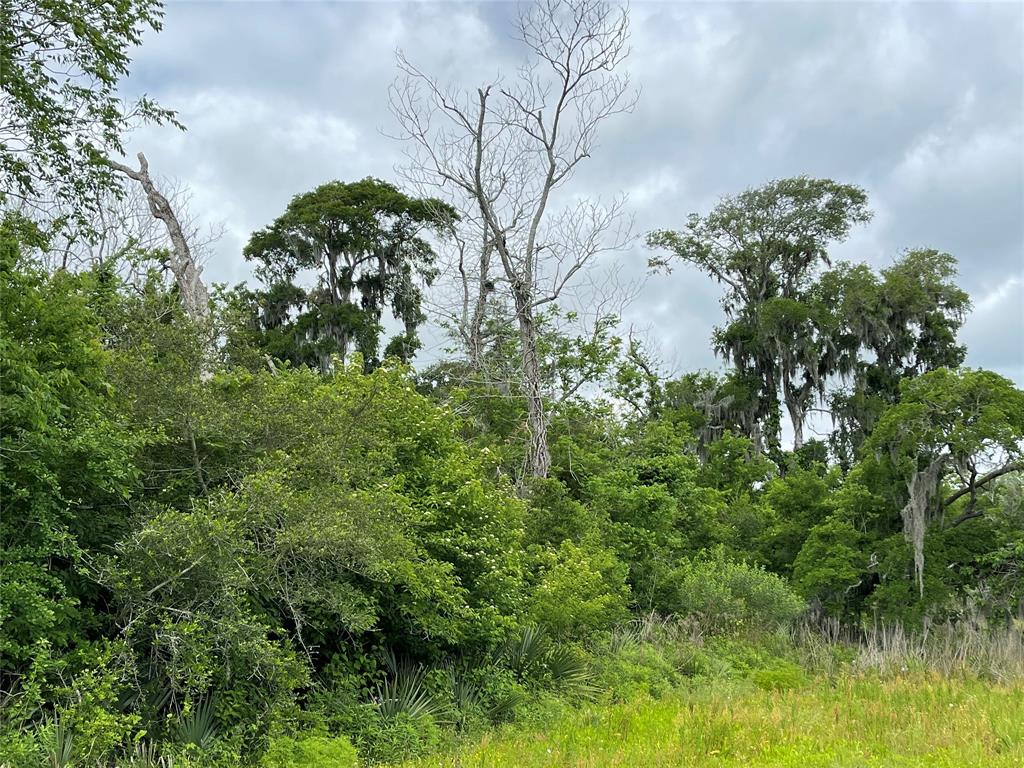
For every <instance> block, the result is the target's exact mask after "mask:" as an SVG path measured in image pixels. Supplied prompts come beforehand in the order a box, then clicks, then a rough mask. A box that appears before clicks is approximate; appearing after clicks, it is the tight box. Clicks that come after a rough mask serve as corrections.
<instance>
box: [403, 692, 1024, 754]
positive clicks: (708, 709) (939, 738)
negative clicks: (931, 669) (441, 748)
mask: <svg viewBox="0 0 1024 768" xmlns="http://www.w3.org/2000/svg"><path fill="white" fill-rule="evenodd" d="M407 765H408V766H418V767H420V768H427V767H428V766H429V767H438V766H452V768H455V767H460V768H477V767H479V768H506V767H507V768H513V767H515V768H533V767H535V766H536V767H539V766H580V767H582V766H586V767H587V768H604V766H623V767H626V766H629V767H630V768H632V767H638V768H639V767H643V766H701V768H704V767H707V768H714V767H718V768H726V767H728V768H733V767H738V766H755V767H761V768H769V767H770V768H817V767H819V766H820V767H824V766H829V767H830V768H831V767H834V768H862V767H864V768H867V767H871V768H876V767H878V768H882V767H883V766H884V767H885V768H889V766H894V767H895V766H900V767H906V768H925V767H928V768H965V767H967V766H978V768H1003V767H1005V768H1021V766H1024V685H1020V684H1017V685H1008V686H999V685H993V684H988V683H983V682H978V681H973V680H943V679H938V678H934V679H931V678H916V679H893V680H880V679H872V678H842V679H840V680H838V681H832V682H830V681H818V682H815V683H811V684H808V685H807V686H805V687H800V688H797V689H793V690H787V691H763V690H759V689H755V688H751V687H737V686H735V685H732V686H724V687H723V686H714V685H711V686H709V687H708V686H705V687H696V686H695V687H693V688H692V689H690V690H680V691H678V692H676V693H674V694H672V695H671V696H670V697H668V698H664V699H661V700H657V701H652V700H649V699H648V700H643V701H638V702H633V703H628V704H618V705H607V706H596V705H595V706H592V707H589V708H585V709H583V710H580V711H576V712H572V713H565V714H563V715H559V716H558V717H557V718H555V719H554V720H553V721H551V722H550V723H549V724H548V725H547V726H545V727H544V728H542V729H539V730H535V731H528V730H524V731H508V732H504V733H494V734H490V735H488V736H485V737H484V738H483V739H481V740H480V741H478V742H476V743H473V744H469V745H466V746H464V747H463V748H462V749H461V750H460V751H458V752H456V753H454V754H448V755H440V756H439V755H434V756H431V757H429V758H424V759H422V760H420V761H418V762H413V763H408V764H407Z"/></svg>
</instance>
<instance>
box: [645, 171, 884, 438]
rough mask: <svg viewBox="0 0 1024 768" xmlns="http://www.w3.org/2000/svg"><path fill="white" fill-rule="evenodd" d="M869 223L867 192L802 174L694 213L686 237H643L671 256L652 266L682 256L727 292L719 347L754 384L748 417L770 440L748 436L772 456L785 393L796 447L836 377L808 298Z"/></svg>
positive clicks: (717, 335)
mask: <svg viewBox="0 0 1024 768" xmlns="http://www.w3.org/2000/svg"><path fill="white" fill-rule="evenodd" d="M870 217H871V213H870V211H869V210H868V208H867V196H866V194H865V193H864V191H863V190H862V189H860V188H858V187H855V186H851V185H846V184H838V183H836V182H834V181H831V180H829V179H809V178H806V177H799V178H794V179H784V180H781V181H774V182H771V183H769V184H766V185H764V186H763V187H759V188H757V189H750V190H747V191H746V192H743V193H742V194H740V195H738V196H736V197H728V198H725V199H724V200H722V202H720V203H719V204H718V205H717V206H716V207H715V208H714V209H713V210H712V211H711V212H710V213H709V214H707V215H706V216H700V215H698V214H692V215H691V216H690V218H689V220H688V222H687V225H686V229H685V230H683V231H682V232H672V231H658V232H652V233H651V234H650V235H648V237H647V244H648V246H650V247H651V248H660V249H664V250H667V251H668V252H669V256H668V258H666V257H662V256H656V257H652V258H651V260H650V263H651V266H652V267H656V268H657V267H667V266H668V265H669V264H670V261H671V260H672V259H679V260H682V261H686V262H688V263H691V264H693V265H695V266H696V267H697V268H699V269H701V270H702V271H704V272H706V273H708V274H709V275H710V276H711V277H713V278H714V279H715V280H716V281H718V282H719V283H721V284H723V285H724V286H725V294H724V296H723V297H722V307H723V309H724V310H725V314H726V318H727V319H728V321H729V323H728V325H726V326H725V327H723V328H719V329H717V330H716V332H715V339H714V341H715V346H716V349H717V351H718V352H719V354H721V355H722V356H723V357H724V358H725V359H727V360H728V361H730V362H731V363H732V364H733V365H734V366H735V367H736V369H737V372H738V373H739V375H740V376H741V377H743V378H748V377H749V378H752V379H753V380H755V381H757V382H758V397H757V398H755V399H754V400H753V405H752V407H753V408H754V411H753V414H752V415H753V416H754V417H756V419H757V426H759V427H760V428H761V429H763V430H764V434H763V435H755V434H752V435H751V436H753V437H756V438H757V440H758V442H759V443H760V442H761V440H762V439H763V441H764V443H765V445H766V446H767V447H768V449H769V450H770V451H772V452H773V453H775V454H778V452H779V451H780V449H781V445H780V441H781V424H780V417H781V414H780V408H779V406H780V393H781V402H783V403H784V404H785V406H786V408H787V410H788V411H789V415H790V418H791V420H792V422H793V428H794V432H795V438H794V447H796V448H799V447H800V445H801V444H802V441H803V425H804V420H805V418H806V414H807V410H808V408H809V407H810V404H811V401H812V400H813V398H814V397H815V396H818V395H821V394H822V392H823V388H824V384H825V382H826V380H827V378H828V376H829V375H831V374H832V373H833V372H834V364H835V362H834V359H833V355H832V354H831V352H832V349H831V346H830V344H829V339H828V336H827V334H822V333H821V332H820V330H819V327H820V324H821V321H820V319H819V318H818V317H817V315H818V314H819V312H820V310H821V308H820V307H819V306H817V305H816V304H815V303H814V302H812V301H810V297H809V291H810V289H811V287H812V285H813V279H814V277H815V275H816V272H817V270H818V268H819V267H820V266H821V265H823V264H827V263H828V261H829V256H828V247H829V245H830V244H831V243H834V242H838V241H842V240H843V239H845V238H846V236H847V235H848V234H849V232H850V230H851V229H852V227H853V226H854V225H856V224H860V223H863V222H866V221H868V220H869V219H870Z"/></svg>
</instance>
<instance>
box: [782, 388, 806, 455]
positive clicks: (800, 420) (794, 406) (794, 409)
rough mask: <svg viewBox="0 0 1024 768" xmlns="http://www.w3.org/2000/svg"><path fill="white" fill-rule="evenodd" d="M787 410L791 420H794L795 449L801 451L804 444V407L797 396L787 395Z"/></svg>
mask: <svg viewBox="0 0 1024 768" xmlns="http://www.w3.org/2000/svg"><path fill="white" fill-rule="evenodd" d="M786 410H787V411H789V420H790V421H792V422H793V450H794V451H799V450H800V449H801V448H803V445H804V420H805V418H806V416H805V414H804V408H803V406H802V405H801V404H800V403H799V402H797V399H796V398H795V397H792V396H791V395H787V396H786Z"/></svg>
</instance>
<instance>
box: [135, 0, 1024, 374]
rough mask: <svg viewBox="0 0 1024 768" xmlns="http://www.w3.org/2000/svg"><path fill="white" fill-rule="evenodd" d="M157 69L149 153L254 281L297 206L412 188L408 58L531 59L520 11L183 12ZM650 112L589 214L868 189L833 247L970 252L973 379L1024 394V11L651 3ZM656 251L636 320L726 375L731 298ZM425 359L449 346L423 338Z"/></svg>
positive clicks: (139, 136) (641, 60) (857, 255)
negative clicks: (258, 239)
mask: <svg viewBox="0 0 1024 768" xmlns="http://www.w3.org/2000/svg"><path fill="white" fill-rule="evenodd" d="M166 10H167V12H166V17H165V20H164V28H163V30H162V31H161V32H159V33H153V34H148V35H147V36H146V38H145V40H144V41H143V44H142V46H141V48H140V49H139V50H137V52H136V53H135V56H134V59H133V64H132V67H131V71H132V74H131V76H130V78H129V79H128V80H127V82H126V83H125V84H124V87H123V90H124V93H125V94H126V95H128V96H131V95H137V94H140V93H147V94H148V95H150V96H152V97H154V98H156V99H157V100H158V101H159V102H161V104H162V105H163V106H166V107H170V108H172V109H175V110H177V112H178V114H179V117H180V119H181V120H182V122H184V124H185V125H186V126H187V128H188V130H187V131H185V132H183V133H182V132H178V131H176V130H174V129H173V128H170V127H145V128H142V129H139V130H137V131H136V132H134V133H133V134H132V135H131V136H130V137H129V141H128V147H129V149H130V152H131V153H134V152H135V151H138V150H144V151H145V152H146V154H147V157H148V158H149V161H150V164H151V167H152V169H153V170H154V172H157V173H159V174H162V175H164V176H167V177H173V178H175V179H177V180H179V181H180V182H182V183H183V184H185V185H186V186H187V187H189V189H190V190H191V192H192V209H193V213H194V214H195V215H197V216H198V217H199V218H200V219H201V220H202V221H204V222H207V223H209V224H218V225H222V226H223V228H224V235H223V237H222V238H221V239H220V240H219V241H218V242H217V243H216V244H215V245H214V246H213V247H212V249H211V251H210V253H209V255H208V260H207V262H206V266H205V272H204V276H205V277H206V279H207V280H208V281H211V282H224V283H231V284H233V283H237V282H240V281H243V280H249V281H250V282H251V281H252V275H251V272H250V268H249V265H248V264H246V262H245V261H244V259H243V258H242V255H241V254H242V248H243V247H244V245H245V243H246V242H247V240H248V238H249V236H250V234H251V233H252V232H253V231H255V230H257V229H259V228H261V227H263V226H265V225H267V224H269V223H270V222H271V221H273V219H274V218H275V217H277V216H278V215H279V214H280V213H282V212H283V211H284V208H285V206H286V205H287V203H288V201H289V200H290V199H291V197H292V196H293V195H295V194H298V193H301V192H305V191H308V190H310V189H312V188H314V187H316V186H317V185H319V184H321V183H324V182H326V181H330V180H334V179H339V180H342V181H355V180H358V179H361V178H364V177H366V176H375V177H378V178H383V179H388V180H394V181H398V175H397V174H396V172H395V167H396V165H398V164H400V163H401V162H402V149H403V147H402V145H401V143H400V142H398V141H396V140H394V139H392V138H390V136H392V135H394V133H395V132H396V124H395V122H394V118H393V117H392V116H391V114H390V112H389V110H388V86H389V84H390V83H391V82H392V81H393V80H394V78H395V77H396V74H397V69H396V65H395V53H396V51H398V50H401V51H402V52H404V54H405V55H406V57H407V58H408V59H410V60H411V61H412V62H413V63H415V64H416V65H417V66H418V67H419V68H420V69H421V70H423V71H426V72H428V73H431V74H433V75H436V76H438V77H439V78H440V79H441V80H443V81H446V82H452V83H455V84H459V85H462V86H465V87H471V88H472V87H475V86H477V85H479V84H483V83H485V82H489V81H492V80H494V79H495V78H496V77H499V76H507V75H510V74H512V73H513V72H514V71H515V68H516V67H517V66H518V65H519V64H520V63H521V62H522V60H523V51H522V50H521V48H520V47H519V44H518V43H517V42H516V41H515V39H514V36H513V31H514V27H513V22H514V18H515V14H516V10H517V6H516V5H514V4H512V3H506V2H492V3H477V4H464V3H447V2H419V3H397V2H395V3H392V2H373V3H351V2H344V3H343V2H320V3H318V2H303V3H296V2H293V3H262V2H261V3H257V2H230V3H229V2H175V1H174V0H170V2H168V4H167V9H166ZM630 21H631V54H630V56H629V59H628V60H627V64H626V69H627V70H628V73H629V76H630V78H631V81H632V83H633V84H634V85H635V86H637V87H638V88H639V89H640V98H639V101H638V103H637V106H636V108H635V110H634V111H633V112H632V113H631V114H627V115H620V116H616V117H614V118H613V119H611V120H609V121H608V122H607V123H606V124H605V125H604V127H603V130H602V132H601V134H600V137H599V145H598V147H597V148H596V150H595V151H594V152H593V155H592V157H591V158H589V159H588V160H587V162H586V163H585V164H584V165H582V166H581V167H580V171H579V173H578V174H577V175H576V176H575V177H574V179H573V181H572V182H571V184H569V185H568V186H566V187H565V189H564V194H565V195H566V196H568V197H572V196H576V195H590V196H599V197H602V198H604V199H608V198H611V197H613V196H615V195H617V194H622V193H625V194H626V195H627V196H628V209H629V211H630V213H631V214H632V215H633V217H634V221H635V228H636V230H637V232H638V233H640V234H643V233H645V232H647V231H650V230H653V229H673V228H681V227H682V225H683V223H684V221H685V219H686V216H687V215H688V214H689V213H691V212H706V211H708V210H709V209H710V208H711V207H712V206H713V205H714V204H715V203H716V201H718V200H719V199H720V198H721V197H722V196H724V195H730V194H735V193H738V192H741V191H743V190H744V189H747V188H750V187H754V186H758V185H761V184H763V183H765V182H767V181H770V180H772V179H777V178H785V177H790V176H797V175H809V176H815V177H828V178H832V179H835V180H837V181H841V182H845V183H851V184H856V185H859V186H861V187H863V188H864V189H865V190H866V191H867V193H868V195H869V202H870V206H871V208H872V210H873V211H874V219H873V220H872V221H871V222H870V223H869V224H867V225H866V226H862V227H859V228H858V229H856V230H855V231H854V232H853V234H852V235H851V237H850V238H849V239H848V240H847V241H846V242H844V243H842V244H840V245H838V246H836V247H835V248H834V249H833V250H832V255H833V256H834V257H835V258H837V259H846V260H850V261H863V262H867V263H869V264H871V265H872V266H874V267H876V268H881V267H884V266H886V265H887V264H889V263H891V262H892V261H893V260H894V259H895V258H896V257H898V256H899V254H900V253H901V252H902V251H903V250H905V249H907V248H917V247H930V248H937V249H939V250H942V251H947V252H949V253H951V254H953V255H954V256H955V257H956V258H957V259H958V260H959V263H960V277H959V283H960V285H961V286H962V287H963V288H965V289H966V290H967V291H968V292H969V293H970V294H971V296H972V299H973V303H974V308H973V310H972V312H971V314H970V316H969V317H968V319H967V322H966V323H965V325H964V327H963V329H962V332H961V340H962V341H963V342H964V343H966V344H967V345H968V358H967V364H968V365H971V366H976V367H985V368H989V369H992V370H995V371H997V372H999V373H1002V374H1003V375H1005V376H1008V377H1010V378H1012V379H1014V380H1015V381H1016V382H1017V384H1018V385H1021V386H1024V4H1022V3H979V2H969V3H952V2H950V3H945V2H944V3H938V2H916V3H909V4H897V3H881V2H872V3H853V2H816V3H803V2H789V3H760V2H744V3H722V2H719V3H667V2H662V3H652V2H634V3H632V4H631V6H630ZM648 255H649V253H648V252H647V251H646V250H645V249H644V248H643V247H642V245H641V244H639V243H638V244H637V245H636V246H634V247H632V248H630V249H627V250H624V251H621V252H618V253H614V254H607V255H604V256H603V257H602V262H601V263H598V264H597V265H596V266H595V267H594V269H595V270H596V272H597V273H598V274H600V273H601V272H602V271H608V270H612V269H614V270H617V271H618V273H619V274H620V276H621V279H622V280H623V281H624V282H627V283H631V284H636V285H638V289H637V293H636V295H635V298H634V299H633V301H632V302H631V303H630V304H629V305H628V306H627V307H626V308H625V311H624V313H623V324H624V326H623V327H624V330H628V329H630V328H632V329H634V330H635V332H636V333H637V334H638V335H640V336H641V337H643V338H645V339H646V340H647V341H648V343H650V344H652V345H653V346H654V348H655V349H656V350H657V352H658V355H659V357H660V358H661V360H662V361H663V363H664V365H665V366H666V368H667V369H668V370H670V371H673V372H676V373H682V372H685V371H691V370H696V369H699V368H717V367H719V365H720V363H719V361H717V360H715V358H714V357H713V355H712V353H711V351H710V343H709V340H710V336H711V332H712V328H713V327H714V326H715V325H716V323H719V322H720V321H721V319H722V312H721V308H720V306H719V304H718V298H719V295H720V294H719V289H718V287H717V286H716V285H715V284H714V283H713V282H711V280H710V279H708V278H707V277H705V276H704V275H702V274H700V273H698V272H697V271H695V270H694V269H692V268H688V267H678V268H676V269H675V270H674V271H673V272H672V273H671V274H670V275H664V274H661V275H654V276H650V275H648V273H647V268H646V266H647V258H648ZM423 335H424V337H425V340H426V344H425V349H424V351H423V352H422V353H421V358H422V359H423V360H429V359H431V358H432V357H436V356H437V355H439V354H440V353H441V351H442V349H443V346H444V341H443V336H442V334H441V333H440V332H439V330H438V329H436V328H428V329H427V330H426V332H425V333H424V334H423Z"/></svg>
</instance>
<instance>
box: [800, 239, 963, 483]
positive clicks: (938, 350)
mask: <svg viewBox="0 0 1024 768" xmlns="http://www.w3.org/2000/svg"><path fill="white" fill-rule="evenodd" d="M956 274H957V270H956V259H954V258H953V257H952V256H951V255H949V254H948V253H942V252H940V251H936V250H933V249H918V250H911V251H907V252H906V253H904V254H903V255H901V256H900V257H899V258H898V259H897V260H896V261H895V263H893V264H892V266H890V267H887V268H885V269H882V270H881V272H880V273H878V274H876V273H875V272H874V271H873V270H871V268H870V267H868V266H867V265H866V264H857V265H851V264H839V265H837V266H836V267H835V268H834V269H832V270H829V271H828V272H826V273H825V274H823V275H822V276H821V279H820V280H819V281H818V285H817V287H816V289H815V295H816V301H817V302H818V304H819V306H822V307H828V308H830V314H831V317H832V318H833V325H832V333H833V335H834V340H833V345H834V348H835V349H836V351H837V352H836V354H837V357H838V359H839V365H838V369H839V371H840V373H841V375H843V376H845V377H846V378H847V379H848V381H849V385H848V386H846V387H844V388H842V389H839V390H837V391H835V392H833V393H832V395H831V397H830V402H829V405H830V409H831V411H832V415H833V418H834V419H835V424H836V429H835V430H834V431H833V433H832V435H831V437H830V444H831V448H832V450H833V452H834V453H835V455H836V457H837V459H838V461H839V463H840V465H842V466H843V467H845V468H847V469H848V468H849V467H850V466H852V464H853V462H854V461H855V459H856V453H857V450H858V449H859V448H860V446H861V444H862V443H863V442H864V440H865V439H866V438H867V437H868V436H869V435H870V434H871V430H872V429H873V427H874V424H875V422H876V421H877V420H878V418H879V416H880V415H881V413H882V411H883V410H884V409H885V408H886V407H888V406H890V405H892V404H893V403H895V402H897V401H898V399H899V391H900V381H901V380H903V379H906V378H911V377H914V376H919V375H921V374H923V373H927V372H928V371H931V370H934V369H936V368H956V367H957V366H959V365H960V364H961V363H962V362H963V359H964V355H965V353H966V349H965V348H964V346H963V345H962V344H959V343H958V341H957V332H958V331H959V329H960V326H961V324H962V323H963V320H964V317H965V316H966V313H967V311H968V310H969V309H970V298H969V297H968V295H967V293H965V292H964V291H963V290H962V289H961V288H959V287H958V286H957V285H956V283H955V282H954V278H955V276H956Z"/></svg>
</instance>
